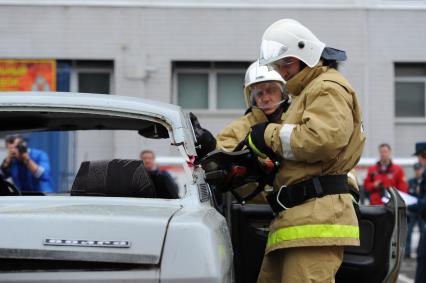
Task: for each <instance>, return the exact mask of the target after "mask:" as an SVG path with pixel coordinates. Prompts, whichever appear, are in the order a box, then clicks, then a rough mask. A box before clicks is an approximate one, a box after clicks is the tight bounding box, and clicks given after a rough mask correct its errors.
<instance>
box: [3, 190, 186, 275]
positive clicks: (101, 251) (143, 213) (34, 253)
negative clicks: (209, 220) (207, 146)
mask: <svg viewBox="0 0 426 283" xmlns="http://www.w3.org/2000/svg"><path fill="white" fill-rule="evenodd" d="M161 201H162V200H149V201H148V202H149V203H146V201H145V199H129V198H109V197H71V198H70V197H55V196H45V197H42V196H41V197H34V196H33V197H22V196H21V197H2V198H1V199H0V225H1V227H2V233H1V234H0V260H1V261H3V262H12V261H16V260H18V261H21V262H27V265H24V266H37V264H35V263H36V262H46V261H47V262H49V261H52V262H53V260H54V261H55V262H56V263H58V262H63V263H66V262H69V263H70V266H71V267H70V269H72V268H75V267H76V266H78V264H76V263H77V262H80V263H82V262H83V263H84V266H85V267H90V266H91V264H92V265H93V266H99V263H104V265H103V266H108V264H110V265H111V263H114V265H112V266H119V265H120V264H122V265H126V264H129V265H139V266H151V267H154V266H158V264H159V263H160V260H161V254H162V248H163V243H164V240H165V236H166V232H167V226H168V223H169V220H170V218H171V217H172V215H173V214H174V213H175V212H176V211H177V210H179V209H180V206H179V205H178V204H176V205H175V204H171V203H170V201H169V202H167V206H166V205H164V203H163V204H162V203H161ZM163 202H165V201H163ZM28 261H30V263H28ZM31 262H32V264H31ZM117 264H118V265H117ZM65 265H66V264H65ZM18 266H19V264H18V265H15V266H10V267H5V266H4V265H3V268H2V269H3V271H6V270H10V271H12V270H14V269H19V268H18ZM46 266H48V264H47V265H46ZM5 268H6V270H5ZM60 268H61V269H64V266H62V267H60ZM98 268H99V267H98ZM23 269H27V268H23ZM40 269H43V267H40ZM65 269H69V268H65ZM89 269H90V268H89Z"/></svg>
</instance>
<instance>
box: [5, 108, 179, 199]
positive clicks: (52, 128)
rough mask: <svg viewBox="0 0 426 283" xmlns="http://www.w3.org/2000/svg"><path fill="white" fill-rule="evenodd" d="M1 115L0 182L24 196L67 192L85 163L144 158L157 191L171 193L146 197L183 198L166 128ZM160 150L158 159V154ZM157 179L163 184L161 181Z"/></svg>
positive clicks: (87, 117)
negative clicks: (8, 183) (6, 183)
mask: <svg viewBox="0 0 426 283" xmlns="http://www.w3.org/2000/svg"><path fill="white" fill-rule="evenodd" d="M0 115H1V118H2V121H3V122H4V123H2V124H3V125H2V126H1V130H2V131H1V132H0V159H1V160H2V161H3V163H2V164H3V165H2V174H3V179H6V180H7V181H8V182H10V183H12V184H14V185H15V186H16V187H17V188H18V189H19V190H21V191H22V194H24V195H26V194H36V195H42V194H44V195H46V194H49V195H50V194H60V195H63V194H69V193H70V192H71V189H72V188H74V187H75V184H74V183H75V180H76V175H77V173H78V172H79V169H80V167H81V166H82V164H83V163H84V162H86V161H90V162H92V163H91V164H92V166H95V165H93V164H97V163H95V162H97V161H104V162H105V161H111V160H114V159H118V160H125V161H129V160H137V161H138V162H139V163H138V164H142V163H140V161H139V160H142V159H143V162H144V163H143V168H144V170H145V171H146V172H148V176H149V178H150V180H151V182H152V184H153V185H154V186H155V187H161V188H157V189H158V190H162V191H164V190H166V191H169V192H168V193H167V192H166V193H157V194H155V195H153V196H152V195H150V196H149V197H157V198H177V197H179V196H181V193H180V192H181V191H182V189H181V188H182V186H183V184H184V183H185V173H184V166H186V165H185V162H184V159H183V157H182V155H181V154H180V153H179V150H178V147H177V146H173V145H172V141H171V139H170V138H169V137H168V129H167V128H166V127H167V125H165V124H162V123H157V122H153V121H150V120H149V119H148V120H142V119H134V118H129V117H122V116H111V115H94V114H87V113H86V114H84V113H66V114H64V113H56V112H28V113H26V112H21V113H20V112H19V111H14V112H9V113H7V112H1V114H0ZM160 122H161V121H160ZM13 139H14V140H13ZM20 139H22V141H19V140H20ZM159 149H161V155H160V156H158V155H157V154H156V153H157V151H159ZM166 156H167V158H166ZM46 158H48V160H46ZM30 160H31V161H30ZM32 163H34V164H35V166H33V167H31V165H32ZM120 164H121V163H120ZM123 164H125V166H127V163H123ZM135 164H136V163H135ZM5 165H7V166H5ZM136 165H137V164H136ZM123 166H124V165H123ZM93 168H95V167H93ZM120 170H121V169H120ZM120 172H121V171H120ZM158 175H160V177H157V176H158ZM144 176H145V175H144ZM163 176H166V177H163ZM109 177H111V176H109ZM158 178H160V179H161V178H166V179H167V180H166V182H165V183H164V181H161V180H160V182H159V181H158V180H157V179H158ZM44 179H48V180H47V181H46V182H47V183H46V182H45V183H43V180H44ZM115 180H117V178H115ZM171 183H174V184H173V185H171ZM73 184H74V186H73ZM117 184H121V183H117ZM167 186H169V187H170V186H175V187H172V188H165V187H167ZM107 190H111V188H108V189H107ZM114 190H120V189H119V188H114ZM170 191H171V192H170ZM173 191H175V193H173ZM176 191H177V192H176ZM102 193H104V192H102ZM105 195H106V196H108V194H105ZM118 196H120V195H118ZM124 196H128V195H124ZM139 197H140V196H139ZM142 197H144V196H142Z"/></svg>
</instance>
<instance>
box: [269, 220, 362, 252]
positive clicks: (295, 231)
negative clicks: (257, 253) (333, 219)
mask: <svg viewBox="0 0 426 283" xmlns="http://www.w3.org/2000/svg"><path fill="white" fill-rule="evenodd" d="M306 238H355V239H359V227H358V226H353V225H338V224H316V225H303V226H293V227H286V228H281V229H278V230H276V231H274V232H271V233H269V236H268V243H267V247H270V246H272V245H274V244H277V243H279V242H282V241H290V240H298V239H306Z"/></svg>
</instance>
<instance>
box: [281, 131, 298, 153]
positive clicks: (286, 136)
mask: <svg viewBox="0 0 426 283" xmlns="http://www.w3.org/2000/svg"><path fill="white" fill-rule="evenodd" d="M294 127H296V125H295V124H284V125H283V126H282V127H281V130H280V139H281V146H282V147H283V157H284V158H285V159H290V160H296V158H295V157H294V154H293V151H292V150H291V145H290V138H291V133H292V131H293V128H294Z"/></svg>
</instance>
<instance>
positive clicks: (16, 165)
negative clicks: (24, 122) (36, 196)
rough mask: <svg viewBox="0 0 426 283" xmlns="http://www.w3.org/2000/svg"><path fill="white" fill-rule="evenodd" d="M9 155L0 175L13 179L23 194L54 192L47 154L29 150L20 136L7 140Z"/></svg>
mask: <svg viewBox="0 0 426 283" xmlns="http://www.w3.org/2000/svg"><path fill="white" fill-rule="evenodd" d="M6 147H7V151H8V155H7V156H6V158H5V159H4V160H3V163H2V164H1V171H0V174H2V175H3V177H4V178H9V177H11V178H12V181H13V183H14V184H15V186H16V187H17V188H18V189H19V190H20V191H22V192H43V193H48V192H53V188H52V178H51V176H50V162H49V157H48V155H47V153H46V152H44V151H42V150H39V149H35V148H29V147H28V145H27V143H26V142H25V140H24V139H23V138H22V137H21V136H19V135H14V136H9V137H7V138H6Z"/></svg>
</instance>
